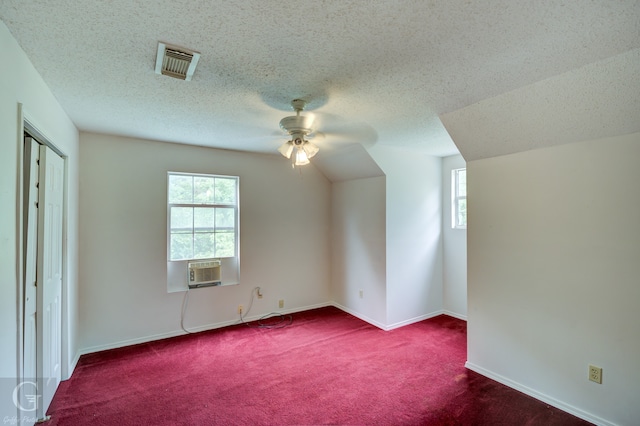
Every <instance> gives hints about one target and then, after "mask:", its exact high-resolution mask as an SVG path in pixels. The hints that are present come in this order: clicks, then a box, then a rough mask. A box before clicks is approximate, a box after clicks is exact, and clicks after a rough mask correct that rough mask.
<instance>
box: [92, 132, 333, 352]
mask: <svg viewBox="0 0 640 426" xmlns="http://www.w3.org/2000/svg"><path fill="white" fill-rule="evenodd" d="M80 139H81V149H80V157H81V168H80V177H81V184H80V197H81V200H80V248H81V253H80V278H81V282H82V293H81V318H80V320H81V326H80V327H81V345H82V348H83V350H84V351H85V352H86V351H95V350H98V349H102V348H106V347H115V346H121V345H125V344H129V343H133V342H137V341H146V340H150V339H154V338H158V337H162V336H168V335H175V334H182V330H181V329H180V310H181V305H182V301H183V295H184V293H167V284H166V282H167V279H166V226H167V222H166V220H167V219H166V202H167V198H166V179H167V177H166V173H167V171H177V172H194V173H212V174H226V175H238V176H240V253H241V260H240V262H241V272H240V284H239V285H234V286H226V287H209V288H203V289H197V290H192V291H191V295H190V300H189V306H188V312H187V316H186V320H185V326H186V327H187V328H189V329H202V328H211V327H216V326H221V325H226V324H229V323H230V322H231V323H232V322H235V321H237V320H238V319H239V317H238V314H237V307H238V305H239V304H244V306H245V309H246V308H248V304H249V300H250V293H251V290H252V289H253V288H254V287H256V286H260V287H261V288H262V293H263V294H264V298H263V299H256V300H255V301H254V305H253V308H252V310H251V312H249V313H248V315H249V317H254V316H256V315H264V314H268V313H270V312H273V311H287V310H301V309H306V308H308V307H313V306H317V305H325V304H327V303H328V302H329V300H330V298H329V292H330V288H329V282H330V260H331V259H330V254H329V249H330V247H329V244H330V231H329V228H330V214H331V211H330V201H331V198H330V191H331V185H330V183H329V181H327V179H326V178H325V177H324V176H323V175H322V174H320V173H319V172H318V171H317V170H316V169H314V167H313V166H309V167H305V168H304V169H302V175H300V174H299V172H298V170H297V169H296V170H292V169H291V167H290V165H289V163H287V162H286V161H284V160H283V158H282V157H281V156H278V155H275V154H274V155H261V154H249V153H240V152H232V151H224V150H216V149H210V148H202V147H193V146H187V145H178V144H168V143H161V142H155V141H145V140H138V139H129V138H120V137H115V136H107V135H98V134H90V133H81V135H80ZM279 299H285V308H284V309H278V300H279Z"/></svg>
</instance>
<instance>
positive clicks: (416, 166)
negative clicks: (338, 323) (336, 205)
mask: <svg viewBox="0 0 640 426" xmlns="http://www.w3.org/2000/svg"><path fill="white" fill-rule="evenodd" d="M369 152H370V154H371V156H372V157H373V159H374V160H375V161H376V162H377V163H378V165H379V166H380V168H381V169H382V170H383V172H384V173H385V175H386V194H387V196H386V233H387V237H386V242H387V253H386V257H387V327H388V328H394V327H399V326H401V325H404V324H408V323H411V322H415V321H417V320H419V319H422V318H427V317H429V316H432V315H435V314H437V313H440V312H441V311H442V238H441V235H442V227H441V224H442V212H441V200H442V180H441V179H442V178H441V176H442V168H441V162H442V161H441V159H440V158H439V157H432V156H429V155H425V154H422V153H420V152H416V151H412V150H406V149H401V148H392V147H388V146H383V145H380V144H378V145H375V146H374V147H373V148H371V149H370V151H369Z"/></svg>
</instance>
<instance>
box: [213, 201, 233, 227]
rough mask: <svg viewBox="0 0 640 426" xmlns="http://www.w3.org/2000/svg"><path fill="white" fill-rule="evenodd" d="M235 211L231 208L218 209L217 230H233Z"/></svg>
mask: <svg viewBox="0 0 640 426" xmlns="http://www.w3.org/2000/svg"><path fill="white" fill-rule="evenodd" d="M235 219H236V218H235V211H234V209H230V208H225V207H222V208H217V209H216V231H222V230H227V231H228V230H232V229H233V228H234V227H235Z"/></svg>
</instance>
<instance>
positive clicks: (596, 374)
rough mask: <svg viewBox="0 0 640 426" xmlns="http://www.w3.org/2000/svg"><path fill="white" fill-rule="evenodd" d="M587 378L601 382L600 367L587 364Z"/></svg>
mask: <svg viewBox="0 0 640 426" xmlns="http://www.w3.org/2000/svg"><path fill="white" fill-rule="evenodd" d="M589 380H591V381H592V382H596V383H598V384H602V368H600V367H596V366H595V365H589Z"/></svg>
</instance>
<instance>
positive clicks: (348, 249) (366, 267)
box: [331, 176, 387, 328]
mask: <svg viewBox="0 0 640 426" xmlns="http://www.w3.org/2000/svg"><path fill="white" fill-rule="evenodd" d="M331 212H332V214H331V270H332V274H331V282H332V292H331V296H332V300H333V301H334V302H335V303H336V304H338V305H339V306H340V307H341V308H342V309H344V310H345V311H347V312H350V313H352V314H353V315H355V316H358V317H359V318H361V319H364V320H365V321H367V322H369V323H372V324H375V325H377V326H378V327H380V328H384V327H385V326H386V324H387V318H386V295H387V294H386V293H387V292H386V233H385V229H386V226H385V217H386V215H385V177H384V176H382V177H373V178H367V179H355V180H349V181H344V182H336V183H333V185H332V190H331ZM360 291H362V297H360Z"/></svg>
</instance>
